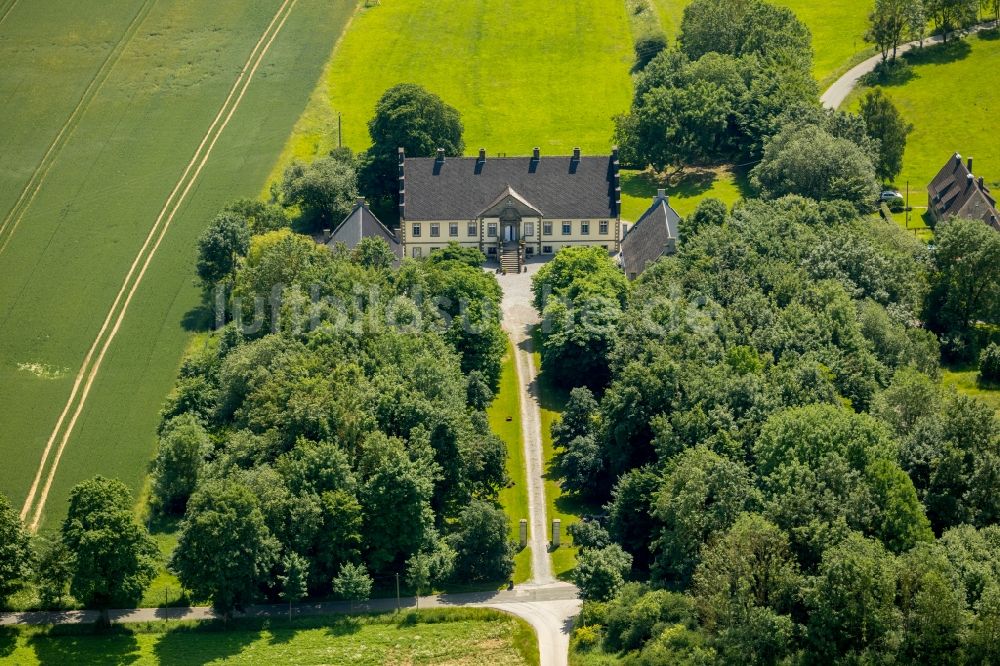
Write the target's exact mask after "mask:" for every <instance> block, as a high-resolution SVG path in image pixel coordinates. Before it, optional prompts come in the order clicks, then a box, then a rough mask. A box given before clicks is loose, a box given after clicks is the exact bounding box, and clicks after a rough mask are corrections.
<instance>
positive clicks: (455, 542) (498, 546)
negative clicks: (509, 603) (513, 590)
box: [448, 500, 515, 582]
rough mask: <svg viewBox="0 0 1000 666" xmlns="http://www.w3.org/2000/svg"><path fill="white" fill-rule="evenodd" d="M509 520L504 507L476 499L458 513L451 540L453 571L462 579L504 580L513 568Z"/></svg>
mask: <svg viewBox="0 0 1000 666" xmlns="http://www.w3.org/2000/svg"><path fill="white" fill-rule="evenodd" d="M509 535H510V520H509V519H508V518H507V514H506V513H504V512H503V510H502V509H500V508H499V507H496V506H492V505H490V504H488V503H486V502H483V501H481V500H474V501H473V502H472V503H471V504H469V506H467V507H466V508H465V509H464V510H463V511H462V513H461V514H460V515H459V517H458V529H457V531H456V532H455V533H454V534H452V535H451V536H449V538H448V542H449V544H450V545H451V547H452V548H453V549H454V550H455V569H454V575H455V577H456V578H457V579H458V580H460V581H463V582H465V581H475V582H479V581H504V580H507V579H508V578H510V575H511V573H512V572H513V571H514V552H515V547H514V543H513V542H512V541H510V538H509Z"/></svg>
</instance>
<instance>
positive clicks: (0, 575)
mask: <svg viewBox="0 0 1000 666" xmlns="http://www.w3.org/2000/svg"><path fill="white" fill-rule="evenodd" d="M29 546H30V543H29V540H28V532H27V530H25V529H24V525H22V524H21V519H20V518H18V516H17V512H16V511H14V507H13V506H11V504H10V501H9V500H8V499H7V497H6V496H4V495H2V494H0V603H2V602H4V601H6V599H7V597H8V596H9V595H10V594H11V593H13V592H15V591H16V590H17V588H18V587H19V586H20V585H21V583H22V582H23V581H24V579H25V578H26V577H27V575H28V573H29V571H30V566H29V565H30V563H31V550H30V547H29Z"/></svg>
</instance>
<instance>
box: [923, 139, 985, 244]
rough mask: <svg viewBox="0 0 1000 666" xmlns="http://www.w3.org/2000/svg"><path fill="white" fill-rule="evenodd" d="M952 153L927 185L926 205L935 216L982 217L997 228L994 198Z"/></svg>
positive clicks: (967, 165) (937, 217) (957, 155)
mask: <svg viewBox="0 0 1000 666" xmlns="http://www.w3.org/2000/svg"><path fill="white" fill-rule="evenodd" d="M970 166H971V165H970V164H967V163H965V162H963V161H962V156H961V155H959V154H958V153H955V154H954V155H952V156H951V158H949V159H948V163H947V164H945V165H944V167H942V168H941V171H939V172H938V174H937V175H936V176H935V177H934V180H932V181H931V183H930V185H928V186H927V199H928V205H929V206H930V208H931V214H932V215H933V216H934V218H935V219H938V220H941V219H945V218H949V217H964V218H969V219H973V220H982V221H983V222H985V223H986V224H988V225H990V226H991V227H993V228H994V229H996V230H997V231H1000V213H998V212H997V208H996V205H997V202H996V198H995V197H994V196H993V195H992V194H991V193H990V189H989V188H988V187H986V185H985V183H981V182H980V180H979V179H978V178H976V177H975V176H974V175H973V173H972V171H971V170H970Z"/></svg>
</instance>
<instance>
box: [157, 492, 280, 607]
mask: <svg viewBox="0 0 1000 666" xmlns="http://www.w3.org/2000/svg"><path fill="white" fill-rule="evenodd" d="M278 550H279V544H278V543H277V541H276V540H275V539H274V537H273V536H272V535H271V532H270V530H269V529H268V528H267V525H265V523H264V515H263V514H262V513H261V510H260V506H259V504H258V501H257V498H256V497H254V495H253V493H252V492H251V491H250V489H249V488H247V487H246V486H245V485H242V484H240V483H238V482H235V481H213V482H212V483H207V484H205V485H203V486H202V487H201V488H200V489H199V490H198V492H196V493H195V494H194V495H193V496H192V497H191V499H190V500H189V501H188V508H187V514H186V516H185V518H184V522H183V523H182V524H181V534H180V538H179V540H178V543H177V549H176V550H175V551H174V554H173V556H172V557H171V560H170V568H171V569H172V570H173V571H174V572H175V573H176V574H177V577H178V578H179V579H180V581H181V584H182V585H184V587H186V588H187V589H189V590H191V591H192V592H193V593H194V594H195V596H196V597H198V598H201V599H211V600H212V606H213V607H214V608H216V609H217V610H219V611H220V612H222V613H223V614H225V615H226V616H228V615H230V614H231V613H232V612H233V611H234V610H238V609H243V608H245V607H246V606H247V605H248V604H250V603H252V602H253V601H254V600H255V599H256V598H257V597H258V595H259V594H260V592H261V588H262V586H264V585H265V584H266V583H267V582H268V577H269V575H270V572H271V568H272V567H273V566H274V564H275V563H276V562H277V560H278Z"/></svg>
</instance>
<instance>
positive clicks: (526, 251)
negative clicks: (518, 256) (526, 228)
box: [524, 245, 535, 257]
mask: <svg viewBox="0 0 1000 666" xmlns="http://www.w3.org/2000/svg"><path fill="white" fill-rule="evenodd" d="M524 256H526V257H533V256H535V248H533V247H531V246H530V245H529V246H527V247H525V248H524Z"/></svg>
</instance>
